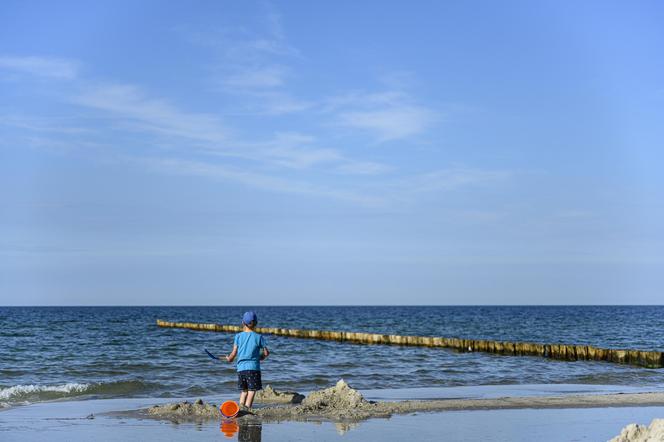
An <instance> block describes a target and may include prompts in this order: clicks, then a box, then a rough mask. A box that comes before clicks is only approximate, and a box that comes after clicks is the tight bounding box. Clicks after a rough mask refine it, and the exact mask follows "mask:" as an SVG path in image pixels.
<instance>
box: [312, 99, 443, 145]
mask: <svg viewBox="0 0 664 442" xmlns="http://www.w3.org/2000/svg"><path fill="white" fill-rule="evenodd" d="M323 110H324V111H326V112H330V113H333V114H334V115H335V116H336V117H335V118H336V122H337V124H339V125H341V126H344V127H347V128H354V129H359V130H361V131H364V132H367V133H369V134H371V135H372V136H374V137H375V138H376V141H377V142H379V143H382V142H387V141H392V140H398V139H404V138H407V137H410V136H413V135H417V134H420V133H422V132H424V131H425V130H426V129H427V128H429V126H431V125H432V124H433V123H434V122H436V121H437V120H438V119H439V115H438V113H437V112H435V111H433V110H432V109H429V108H427V107H425V106H423V105H420V104H416V103H415V100H414V99H413V98H412V97H411V96H410V95H409V94H407V93H405V92H403V91H384V92H380V93H358V92H355V93H351V94H346V95H341V96H338V97H333V98H330V99H328V100H326V102H325V104H324V105H323Z"/></svg>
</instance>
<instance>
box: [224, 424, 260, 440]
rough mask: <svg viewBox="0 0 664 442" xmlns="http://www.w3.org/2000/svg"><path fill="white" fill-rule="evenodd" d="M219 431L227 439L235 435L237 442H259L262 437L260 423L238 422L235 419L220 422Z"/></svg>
mask: <svg viewBox="0 0 664 442" xmlns="http://www.w3.org/2000/svg"><path fill="white" fill-rule="evenodd" d="M219 431H221V432H222V433H224V435H225V436H226V437H228V438H232V437H233V436H235V435H236V434H237V440H238V441H239V442H261V439H262V437H263V425H262V424H261V423H260V422H252V423H247V422H240V423H238V421H237V419H224V420H222V421H221V427H219Z"/></svg>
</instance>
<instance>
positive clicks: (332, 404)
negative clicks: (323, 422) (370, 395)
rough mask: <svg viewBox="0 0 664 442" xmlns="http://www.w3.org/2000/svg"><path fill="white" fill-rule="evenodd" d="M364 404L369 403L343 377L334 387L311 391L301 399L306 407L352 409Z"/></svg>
mask: <svg viewBox="0 0 664 442" xmlns="http://www.w3.org/2000/svg"><path fill="white" fill-rule="evenodd" d="M365 405H369V402H368V401H367V400H365V399H364V397H363V396H362V394H361V393H360V392H359V391H357V390H354V389H352V388H351V387H350V385H348V384H347V383H346V382H345V381H344V380H343V379H340V380H339V382H337V385H335V386H334V387H330V388H326V389H325V390H319V391H314V392H312V393H311V394H309V396H307V397H306V398H305V399H304V400H303V401H302V406H303V407H305V408H308V409H325V408H338V409H353V408H358V407H362V406H365Z"/></svg>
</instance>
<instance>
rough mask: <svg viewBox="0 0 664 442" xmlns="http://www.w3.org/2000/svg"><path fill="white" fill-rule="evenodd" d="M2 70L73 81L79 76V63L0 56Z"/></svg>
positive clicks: (50, 58)
mask: <svg viewBox="0 0 664 442" xmlns="http://www.w3.org/2000/svg"><path fill="white" fill-rule="evenodd" d="M0 69H3V70H8V71H13V72H18V73H22V74H28V75H32V76H36V77H46V78H52V79H58V80H73V79H75V78H76V77H77V76H78V63H76V62H74V61H71V60H67V59H64V58H54V57H37V56H27V57H16V56H0Z"/></svg>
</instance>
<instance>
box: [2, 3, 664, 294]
mask: <svg viewBox="0 0 664 442" xmlns="http://www.w3.org/2000/svg"><path fill="white" fill-rule="evenodd" d="M0 22H1V23H2V26H0V131H1V132H0V133H1V134H2V136H1V137H0V198H1V206H0V305H14V304H22V305H25V304H27V305H33V304H36V305H51V304H55V305H60V304H94V305H97V304H102V305H114V304H126V305H132V304H148V305H149V304H215V305H216V304H219V305H224V304H234V305H238V304H239V305H264V304H272V305H275V304H636V303H661V299H662V288H663V287H664V229H662V226H663V225H664V203H663V202H664V174H663V173H662V166H663V165H664V154H663V153H662V147H663V146H664V143H663V140H664V124H663V123H664V57H662V53H663V51H664V28H663V27H662V26H661V23H664V7H663V6H662V4H661V2H656V1H652V2H638V1H637V2H619V1H615V2H610V1H609V2H606V1H601V2H583V4H579V2H560V1H551V2H530V1H524V2H513V1H509V2H384V1H365V2H351V1H348V2H345V1H341V2H269V3H268V2H252V1H243V2H231V1H210V2H156V1H155V2H150V1H142V2H129V1H127V2H121V1H113V2H66V1H65V2H24V1H15V2H12V1H6V2H3V4H2V6H0Z"/></svg>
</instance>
